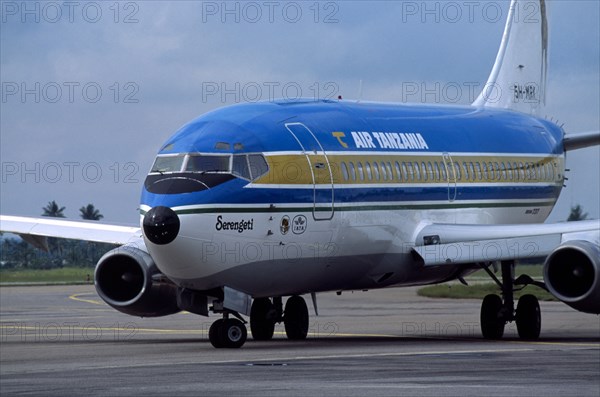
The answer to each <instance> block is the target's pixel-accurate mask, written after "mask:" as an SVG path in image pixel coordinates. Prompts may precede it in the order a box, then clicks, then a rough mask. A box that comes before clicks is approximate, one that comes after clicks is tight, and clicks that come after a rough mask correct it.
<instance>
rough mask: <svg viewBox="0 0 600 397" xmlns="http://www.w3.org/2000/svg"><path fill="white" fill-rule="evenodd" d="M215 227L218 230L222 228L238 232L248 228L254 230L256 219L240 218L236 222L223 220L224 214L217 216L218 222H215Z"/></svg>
mask: <svg viewBox="0 0 600 397" xmlns="http://www.w3.org/2000/svg"><path fill="white" fill-rule="evenodd" d="M215 229H217V230H218V231H221V230H236V231H237V232H238V233H243V232H245V231H247V230H254V219H250V220H247V221H246V220H244V219H242V220H240V221H235V222H226V221H223V215H219V216H217V223H216V224H215Z"/></svg>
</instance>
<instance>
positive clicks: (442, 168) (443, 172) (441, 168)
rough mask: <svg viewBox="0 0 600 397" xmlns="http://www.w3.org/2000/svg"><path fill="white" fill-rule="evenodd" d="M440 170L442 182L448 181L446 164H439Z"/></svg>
mask: <svg viewBox="0 0 600 397" xmlns="http://www.w3.org/2000/svg"><path fill="white" fill-rule="evenodd" d="M440 170H441V171H442V180H444V181H447V180H448V173H447V172H446V164H444V163H441V164H440Z"/></svg>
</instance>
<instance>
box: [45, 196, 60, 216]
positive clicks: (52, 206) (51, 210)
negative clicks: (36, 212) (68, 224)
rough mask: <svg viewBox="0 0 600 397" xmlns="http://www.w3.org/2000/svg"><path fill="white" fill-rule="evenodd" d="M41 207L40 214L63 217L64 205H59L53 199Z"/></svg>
mask: <svg viewBox="0 0 600 397" xmlns="http://www.w3.org/2000/svg"><path fill="white" fill-rule="evenodd" d="M42 209H43V210H44V213H43V214H42V216H49V217H51V218H64V217H65V214H63V211H64V210H65V207H59V206H58V204H56V201H54V200H52V201H50V202H48V205H47V206H45V207H44V208H42Z"/></svg>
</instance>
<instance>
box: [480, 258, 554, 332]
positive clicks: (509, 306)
mask: <svg viewBox="0 0 600 397" xmlns="http://www.w3.org/2000/svg"><path fill="white" fill-rule="evenodd" d="M514 267H515V264H514V261H503V262H501V269H502V282H500V281H499V280H498V279H497V278H496V276H495V275H494V273H492V272H491V271H490V270H489V269H488V267H483V269H484V270H485V271H486V272H487V273H488V274H489V275H490V277H492V279H493V280H494V281H495V282H496V283H497V284H498V285H499V286H500V288H501V290H502V297H500V296H498V295H494V294H490V295H487V296H486V297H485V298H484V299H483V302H482V304H481V317H480V320H481V333H482V334H483V337H484V338H486V339H500V338H502V336H503V335H504V326H505V325H506V323H508V322H512V321H515V322H516V323H517V331H518V333H519V337H520V338H521V339H526V340H535V339H538V338H539V336H540V329H541V326H542V318H541V313H540V305H539V303H538V299H537V298H536V297H535V296H534V295H523V296H522V297H521V298H520V299H519V302H518V304H517V309H516V310H515V304H514V292H515V289H514V286H515V285H519V286H521V285H522V286H523V287H522V288H524V287H525V286H526V285H528V284H532V285H536V286H538V287H541V288H544V289H545V285H544V283H540V282H536V281H533V280H532V279H531V277H529V276H520V277H519V278H518V279H516V280H515V279H514Z"/></svg>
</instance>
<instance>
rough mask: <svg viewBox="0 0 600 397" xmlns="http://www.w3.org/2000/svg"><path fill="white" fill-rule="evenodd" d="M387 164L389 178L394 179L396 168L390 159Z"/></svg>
mask: <svg viewBox="0 0 600 397" xmlns="http://www.w3.org/2000/svg"><path fill="white" fill-rule="evenodd" d="M386 165H387V172H388V178H389V180H390V181H393V180H394V169H393V168H392V163H390V162H389V161H388V162H387V163H386Z"/></svg>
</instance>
